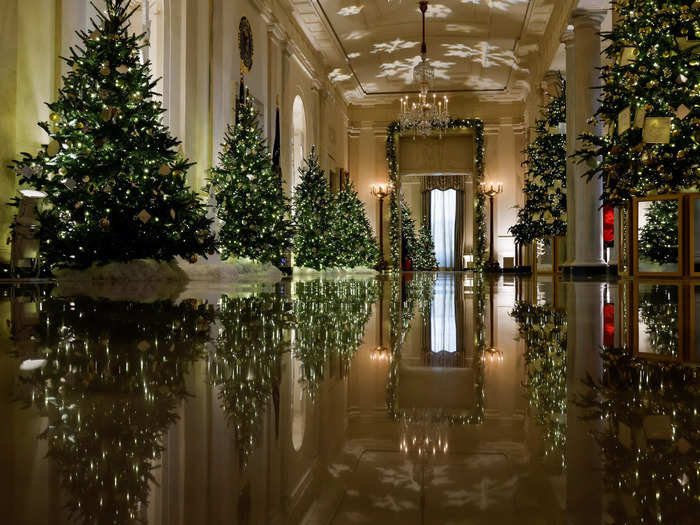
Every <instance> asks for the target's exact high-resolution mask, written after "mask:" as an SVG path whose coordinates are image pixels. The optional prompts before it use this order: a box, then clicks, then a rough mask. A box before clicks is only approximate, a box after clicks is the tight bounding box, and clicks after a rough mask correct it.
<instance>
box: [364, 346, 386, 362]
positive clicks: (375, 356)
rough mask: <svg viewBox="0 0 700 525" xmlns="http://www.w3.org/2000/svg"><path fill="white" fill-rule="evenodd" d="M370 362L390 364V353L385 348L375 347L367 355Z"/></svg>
mask: <svg viewBox="0 0 700 525" xmlns="http://www.w3.org/2000/svg"><path fill="white" fill-rule="evenodd" d="M369 359H370V361H375V362H383V363H391V352H390V351H389V347H387V346H377V347H376V348H374V349H373V350H372V351H371V352H370V354H369Z"/></svg>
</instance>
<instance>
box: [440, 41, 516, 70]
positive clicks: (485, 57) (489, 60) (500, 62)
mask: <svg viewBox="0 0 700 525" xmlns="http://www.w3.org/2000/svg"><path fill="white" fill-rule="evenodd" d="M442 47H444V48H446V49H447V51H446V52H445V56H446V57H460V58H468V59H471V60H472V62H477V63H479V64H481V66H482V67H484V68H487V69H488V68H491V67H498V66H506V67H511V68H513V69H515V70H520V69H521V68H520V65H519V64H518V59H517V57H516V56H515V53H513V51H511V50H510V49H501V48H499V47H498V46H492V45H491V44H489V43H488V42H479V43H478V44H476V45H475V46H468V45H467V44H442Z"/></svg>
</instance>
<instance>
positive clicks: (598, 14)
mask: <svg viewBox="0 0 700 525" xmlns="http://www.w3.org/2000/svg"><path fill="white" fill-rule="evenodd" d="M606 15H607V11H592V10H588V9H574V10H573V12H572V13H571V22H572V23H573V25H574V30H576V29H584V28H586V29H595V30H596V31H600V24H602V23H603V20H605V16H606Z"/></svg>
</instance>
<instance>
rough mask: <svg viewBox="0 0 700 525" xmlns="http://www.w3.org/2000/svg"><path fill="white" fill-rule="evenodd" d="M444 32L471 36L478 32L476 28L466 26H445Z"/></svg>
mask: <svg viewBox="0 0 700 525" xmlns="http://www.w3.org/2000/svg"><path fill="white" fill-rule="evenodd" d="M445 31H450V32H451V33H468V34H473V33H475V32H477V31H479V29H478V28H477V27H476V26H470V25H468V24H446V25H445Z"/></svg>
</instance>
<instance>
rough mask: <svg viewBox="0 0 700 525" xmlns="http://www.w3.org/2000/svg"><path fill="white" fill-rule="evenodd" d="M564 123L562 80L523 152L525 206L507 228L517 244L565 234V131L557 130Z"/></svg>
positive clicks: (564, 104)
mask: <svg viewBox="0 0 700 525" xmlns="http://www.w3.org/2000/svg"><path fill="white" fill-rule="evenodd" d="M564 122H566V95H565V86H564V82H563V81H562V82H560V85H559V87H558V90H557V93H555V94H554V95H553V96H552V98H551V101H550V102H549V103H548V104H546V105H545V106H544V107H543V108H542V118H540V119H538V120H537V121H536V123H535V132H536V135H535V140H534V141H533V142H532V144H530V145H529V146H528V147H527V148H526V149H525V151H524V153H525V155H526V160H525V162H524V164H525V165H526V166H527V173H526V175H525V187H524V188H523V193H524V194H525V205H524V206H523V207H522V208H520V209H519V210H518V220H517V222H516V224H515V225H513V226H511V227H510V228H509V231H510V233H512V234H513V236H514V237H515V240H516V242H518V243H519V244H527V243H530V242H532V241H533V240H535V239H537V238H542V237H548V236H550V235H566V221H567V215H566V133H563V130H560V129H559V125H560V124H561V123H564Z"/></svg>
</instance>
